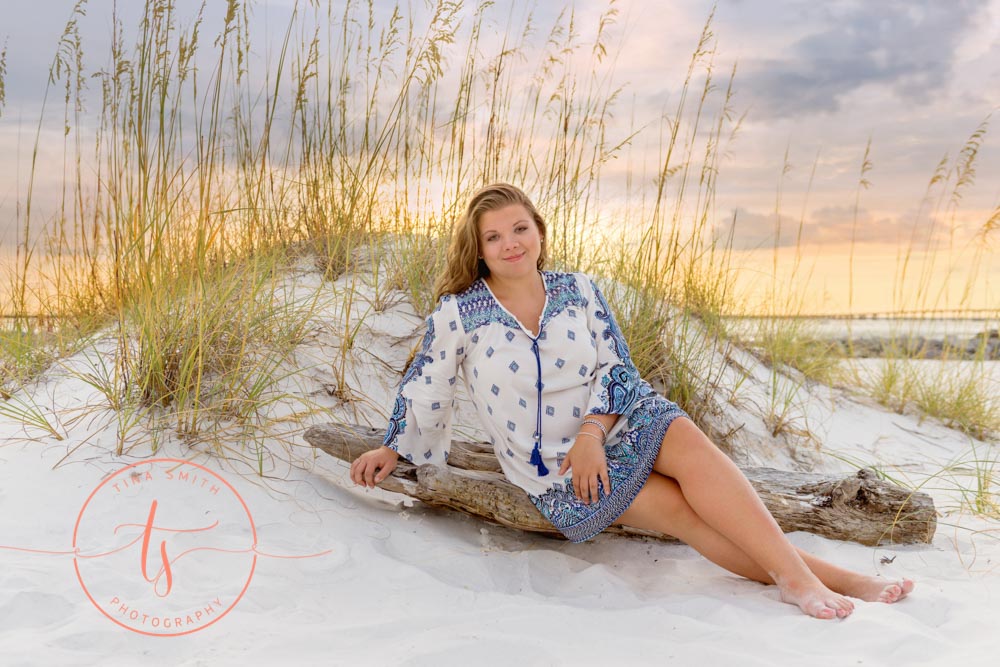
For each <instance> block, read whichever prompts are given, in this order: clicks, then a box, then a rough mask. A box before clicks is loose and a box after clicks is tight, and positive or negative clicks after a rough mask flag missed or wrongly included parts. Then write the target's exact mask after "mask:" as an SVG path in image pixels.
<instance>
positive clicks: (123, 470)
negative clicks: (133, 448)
mask: <svg viewBox="0 0 1000 667" xmlns="http://www.w3.org/2000/svg"><path fill="white" fill-rule="evenodd" d="M154 463H176V464H180V465H188V466H194V467H195V468H198V469H199V470H201V471H203V472H205V473H208V474H209V475H211V476H212V477H214V478H215V479H217V480H219V481H220V482H222V484H224V485H225V486H226V487H227V488H228V489H229V490H230V491H231V492H232V493H233V495H234V496H235V497H236V499H237V500H238V501H239V502H240V505H241V506H242V507H243V511H244V512H245V513H246V517H247V521H248V523H249V524H250V532H251V535H252V537H253V547H254V548H253V549H252V551H253V557H252V560H251V562H250V572H249V573H248V574H247V580H246V583H244V584H243V588H242V590H240V592H239V594H238V595H237V596H236V599H235V600H233V603H232V604H231V605H229V607H228V608H227V609H226V610H225V611H223V612H222V613H221V614H219V615H218V616H216V617H215V618H214V619H212V620H211V621H208V622H207V623H205V624H204V625H201V626H199V627H197V628H192V629H190V630H185V631H183V632H171V633H166V632H148V631H146V630H140V629H138V628H134V627H131V626H129V625H127V624H125V623H122V622H121V621H119V620H118V619H117V618H114V617H113V616H112V615H111V614H109V613H108V612H107V611H105V610H104V608H103V607H102V606H101V605H100V604H98V603H97V600H95V599H94V596H93V595H91V593H90V591H89V590H88V589H87V585H86V584H85V583H84V581H83V575H82V573H81V572H80V560H79V558H78V557H76V556H74V557H73V570H74V571H75V572H76V578H77V581H79V582H80V587H81V588H82V589H83V593H84V595H86V596H87V599H88V600H90V602H91V604H93V605H94V606H95V607H97V609H98V611H100V612H101V613H102V614H103V615H104V616H105V617H107V618H108V619H109V620H110V621H112V622H113V623H115V624H117V625H120V626H121V627H123V628H125V629H126V630H131V631H132V632H137V633H139V634H141V635H147V636H150V637H181V636H183V635H189V634H191V633H194V632H198V631H199V630H204V629H205V628H207V627H209V626H210V625H214V624H215V623H217V622H218V621H220V620H222V619H223V618H225V616H226V615H227V614H228V613H229V612H230V611H232V610H233V608H234V607H235V606H236V605H237V604H239V601H240V600H242V599H243V595H244V593H246V592H247V589H248V588H249V587H250V582H251V581H252V580H253V574H254V571H255V570H256V569H257V551H256V546H257V526H256V525H255V524H254V520H253V516H252V515H251V514H250V508H249V507H247V504H246V502H245V501H244V500H243V496H241V495H240V494H239V492H237V491H236V489H235V488H233V485H232V484H230V483H229V482H228V481H226V480H225V479H223V478H222V477H221V476H220V475H219V474H218V473H216V472H215V471H213V470H210V469H208V468H206V467H205V466H203V465H201V464H198V463H193V462H191V461H187V460H185V459H174V458H156V459H147V460H145V461H137V462H135V463H132V464H129V465H127V466H125V467H124V468H121V469H119V470H118V471H116V472H115V473H114V474H111V475H108V476H107V477H106V478H105V479H104V480H103V481H102V482H101V483H100V484H98V485H97V486H96V487H95V488H94V490H93V491H91V492H90V495H89V496H87V499H86V500H85V501H84V503H83V506H82V507H81V508H80V512H79V513H78V514H77V516H76V524H75V525H74V526H73V552H74V554H75V553H76V549H77V536H78V533H79V530H80V521H81V520H82V519H83V514H84V512H86V510H87V506H88V505H89V504H90V501H91V500H93V499H94V496H96V495H97V493H98V491H100V490H101V489H102V488H104V487H105V486H106V485H107V484H108V483H110V482H111V481H113V480H115V479H117V478H118V477H119V476H120V475H121V474H122V473H126V472H128V471H129V470H131V469H133V468H136V467H138V466H147V465H151V464H154Z"/></svg>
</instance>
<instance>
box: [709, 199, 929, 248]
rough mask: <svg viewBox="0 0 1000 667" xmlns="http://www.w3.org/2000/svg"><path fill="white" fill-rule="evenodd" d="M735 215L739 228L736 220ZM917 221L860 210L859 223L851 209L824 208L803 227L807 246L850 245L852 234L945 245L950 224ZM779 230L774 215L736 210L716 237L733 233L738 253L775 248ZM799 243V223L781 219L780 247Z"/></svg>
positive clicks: (868, 239) (863, 239) (861, 238)
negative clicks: (876, 214)
mask: <svg viewBox="0 0 1000 667" xmlns="http://www.w3.org/2000/svg"><path fill="white" fill-rule="evenodd" d="M734 216H735V220H736V222H735V227H734V226H733V218H734ZM915 218H916V212H915V211H908V212H906V213H904V214H902V215H899V216H880V217H876V216H875V215H873V214H872V213H871V212H870V211H869V210H867V209H863V208H862V209H859V210H858V214H857V222H856V223H855V216H854V208H853V207H851V206H824V207H822V208H819V209H817V210H815V211H813V212H812V213H811V215H810V216H809V217H808V218H807V219H806V220H805V221H804V222H803V224H802V236H801V243H802V244H803V245H836V244H844V243H850V241H851V237H852V235H853V236H854V240H855V242H856V243H857V244H862V245H863V244H875V243H888V244H894V245H895V244H904V245H905V244H909V243H910V242H911V240H912V241H913V242H915V243H918V244H924V243H926V242H927V241H928V239H929V238H930V240H932V242H933V244H937V243H939V242H943V241H945V240H946V238H947V236H948V229H947V227H946V225H944V224H943V223H941V222H940V221H939V220H935V219H934V218H926V217H923V216H921V218H920V219H919V220H917V221H916V222H914V220H915ZM778 232H779V229H778V225H777V219H776V216H775V215H774V213H766V214H762V213H756V212H753V211H747V210H744V209H739V208H738V209H735V210H734V211H733V212H732V213H730V215H729V216H728V218H727V219H726V220H724V221H721V222H720V223H718V224H717V225H716V238H718V239H720V240H721V241H723V242H726V241H727V240H728V239H729V236H730V234H732V246H733V248H734V249H736V250H752V249H759V248H770V247H773V246H774V243H775V236H776V235H777V234H778ZM798 241H799V220H798V218H797V217H793V216H791V215H782V216H781V228H780V238H778V246H779V247H789V246H794V245H795V244H796V243H797V242H798Z"/></svg>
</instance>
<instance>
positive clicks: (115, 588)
mask: <svg viewBox="0 0 1000 667" xmlns="http://www.w3.org/2000/svg"><path fill="white" fill-rule="evenodd" d="M256 547H257V530H256V527H255V526H254V521H253V517H252V516H251V515H250V510H249V509H248V508H247V505H246V503H245V502H244V501H243V498H241V497H240V495H239V493H237V492H236V489H234V488H233V487H232V485H230V484H229V483H228V482H227V481H226V480H225V479H223V478H222V477H220V476H219V475H218V474H216V473H215V472H213V471H211V470H209V469H208V468H206V467H204V466H200V465H198V464H195V463H191V462H190V461H184V460H181V459H169V458H162V459H151V460H147V461H142V462H140V463H135V464H132V465H129V466H127V467H125V468H122V469H121V470H119V471H118V472H116V473H114V474H113V475H110V476H109V477H107V478H106V479H104V481H102V482H101V483H100V484H99V485H98V486H97V488H95V489H94V491H93V492H92V493H91V494H90V497H88V498H87V500H86V502H84V504H83V507H82V508H81V509H80V513H79V516H78V517H77V520H76V526H75V528H74V530H73V553H74V559H73V564H74V567H75V569H76V575H77V577H78V579H79V581H80V585H81V586H82V587H83V590H84V592H85V593H86V595H87V597H88V598H89V599H90V601H91V602H92V603H93V605H94V606H95V607H97V609H98V610H99V611H100V612H101V613H102V614H104V615H105V616H106V617H108V618H109V619H110V620H111V621H113V622H115V623H117V624H118V625H120V626H121V627H123V628H127V629H128V630H132V631H134V632H138V633H141V634H144V635H153V636H179V635H186V634H190V633H192V632H196V631H198V630H202V629H204V628H206V627H208V626H210V625H212V624H213V623H216V622H218V621H219V620H220V619H221V618H223V617H224V616H225V615H226V614H228V613H229V612H230V611H232V609H233V608H234V607H235V606H236V604H237V603H238V602H239V601H240V599H241V598H242V597H243V594H244V593H246V590H247V588H248V587H249V585H250V580H251V579H252V578H253V573H254V568H255V567H256V564H257V553H258V552H257V550H256ZM317 555H318V554H317Z"/></svg>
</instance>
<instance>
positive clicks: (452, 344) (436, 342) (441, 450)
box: [382, 295, 465, 465]
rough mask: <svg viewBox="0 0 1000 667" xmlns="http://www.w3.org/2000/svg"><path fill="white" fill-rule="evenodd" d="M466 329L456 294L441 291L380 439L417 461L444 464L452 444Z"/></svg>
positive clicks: (414, 461)
mask: <svg viewBox="0 0 1000 667" xmlns="http://www.w3.org/2000/svg"><path fill="white" fill-rule="evenodd" d="M464 337H465V331H464V329H463V328H462V322H461V317H460V316H459V312H458V306H457V304H456V302H455V298H454V297H453V296H451V295H445V296H443V297H441V300H440V301H439V302H438V306H437V308H436V309H435V310H434V312H433V313H431V314H430V316H429V317H428V318H427V332H426V333H425V334H424V339H423V342H422V344H421V346H420V350H419V351H418V352H417V354H416V356H415V357H414V358H413V361H412V363H411V364H410V366H409V368H407V369H406V372H405V373H404V374H403V379H402V381H401V382H400V385H399V389H398V390H397V392H396V400H395V402H394V404H393V409H392V416H391V417H390V418H389V426H388V428H387V429H386V433H385V438H384V439H383V440H382V444H383V445H386V446H387V447H389V448H390V449H392V450H393V451H395V452H397V453H398V454H399V455H400V456H402V457H403V458H405V459H406V460H407V461H409V462H411V463H415V464H418V465H419V464H422V463H433V464H436V465H445V464H446V463H447V461H448V449H449V447H450V446H451V430H452V418H453V414H454V411H455V389H456V383H457V377H458V369H459V367H460V365H461V361H462V359H463V357H464V355H465V348H464V342H463V341H464Z"/></svg>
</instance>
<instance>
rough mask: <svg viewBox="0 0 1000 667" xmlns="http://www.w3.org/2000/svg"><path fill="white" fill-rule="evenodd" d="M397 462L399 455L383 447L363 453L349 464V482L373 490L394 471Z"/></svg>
mask: <svg viewBox="0 0 1000 667" xmlns="http://www.w3.org/2000/svg"><path fill="white" fill-rule="evenodd" d="M398 460H399V454H397V453H396V452H395V451H393V450H392V449H390V448H389V447H387V446H385V445H382V446H381V447H379V448H378V449H373V450H371V451H370V452H365V453H364V454H362V455H361V456H359V457H358V458H356V459H354V462H353V463H352V464H351V481H353V482H354V483H355V484H364V485H365V486H367V487H368V488H374V487H375V485H376V484H378V483H380V482H381V481H382V480H383V479H385V478H386V477H388V476H389V475H390V474H391V473H392V471H393V470H395V469H396V462H397V461H398Z"/></svg>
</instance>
